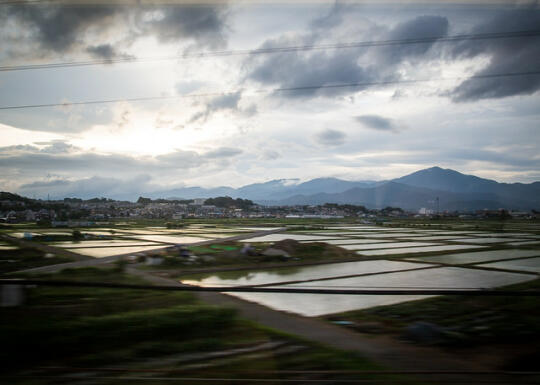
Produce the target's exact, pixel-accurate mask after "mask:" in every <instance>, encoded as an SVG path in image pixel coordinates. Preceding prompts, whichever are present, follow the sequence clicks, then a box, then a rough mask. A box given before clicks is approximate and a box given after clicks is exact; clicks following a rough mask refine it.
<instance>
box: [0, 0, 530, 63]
mask: <svg viewBox="0 0 540 385" xmlns="http://www.w3.org/2000/svg"><path fill="white" fill-rule="evenodd" d="M0 4H1V3H0ZM534 36H540V30H524V31H513V32H492V33H481V34H463V35H454V36H443V35H441V36H430V37H422V38H415V39H392V40H378V41H362V42H349V43H332V44H311V45H300V46H289V47H268V48H257V49H247V50H225V51H210V52H194V53H186V54H183V55H178V56H165V57H156V58H136V57H124V58H115V59H102V60H89V61H74V62H58V63H43V64H27V65H24V64H21V65H12V66H0V72H4V71H25V70H36V69H51V68H67V67H83V66H94V65H106V64H114V63H141V62H159V61H171V60H184V59H194V58H212V57H227V56H241V55H260V54H272V53H288V52H300V51H314V50H335V49H353V48H369V47H383V46H400V45H410V44H426V43H450V42H458V41H463V40H489V39H506V38H525V37H534Z"/></svg>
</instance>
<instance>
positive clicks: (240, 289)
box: [0, 279, 540, 297]
mask: <svg viewBox="0 0 540 385" xmlns="http://www.w3.org/2000/svg"><path fill="white" fill-rule="evenodd" d="M0 285H39V286H53V287H88V288H108V289H135V290H161V291H191V292H218V293H283V294H285V293H287V294H340V295H460V296H488V297H493V296H497V297H500V296H510V297H539V296H540V290H494V289H476V290H462V289H414V290H411V289H384V290H381V289H307V288H294V287H253V286H231V287H215V286H206V287H204V286H152V285H133V284H119V283H108V282H81V281H62V280H50V281H49V280H39V279H0Z"/></svg>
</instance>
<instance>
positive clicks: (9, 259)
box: [0, 247, 74, 274]
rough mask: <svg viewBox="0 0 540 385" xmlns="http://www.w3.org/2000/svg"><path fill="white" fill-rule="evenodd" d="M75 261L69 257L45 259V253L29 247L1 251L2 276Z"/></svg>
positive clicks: (0, 267)
mask: <svg viewBox="0 0 540 385" xmlns="http://www.w3.org/2000/svg"><path fill="white" fill-rule="evenodd" d="M73 261H74V260H73V259H72V258H69V257H59V256H54V257H51V258H45V253H44V252H43V251H40V250H37V249H33V248H29V247H23V248H19V249H13V250H0V274H5V273H10V272H13V271H18V270H24V269H31V268H34V267H40V266H48V265H56V264H58V263H66V262H73Z"/></svg>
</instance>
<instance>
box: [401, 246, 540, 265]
mask: <svg viewBox="0 0 540 385" xmlns="http://www.w3.org/2000/svg"><path fill="white" fill-rule="evenodd" d="M535 255H539V256H540V250H520V249H509V250H487V251H476V252H473V253H458V254H447V255H437V256H433V257H416V258H409V259H410V260H414V261H421V262H423V261H426V262H442V263H449V264H460V263H474V262H485V261H494V260H497V259H506V258H508V259H509V258H520V257H534V256H535Z"/></svg>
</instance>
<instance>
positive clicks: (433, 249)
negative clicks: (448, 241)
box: [356, 245, 486, 256]
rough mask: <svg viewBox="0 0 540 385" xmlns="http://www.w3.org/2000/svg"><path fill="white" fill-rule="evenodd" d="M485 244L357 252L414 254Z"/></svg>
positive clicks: (473, 247) (362, 251)
mask: <svg viewBox="0 0 540 385" xmlns="http://www.w3.org/2000/svg"><path fill="white" fill-rule="evenodd" d="M485 247H486V246H478V245H441V246H427V247H400V248H397V249H383V250H360V251H357V252H356V253H357V254H360V255H366V256H375V255H382V256H384V255H390V254H409V253H411V254H414V253H427V252H431V251H435V252H437V251H448V250H464V249H481V248H485Z"/></svg>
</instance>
